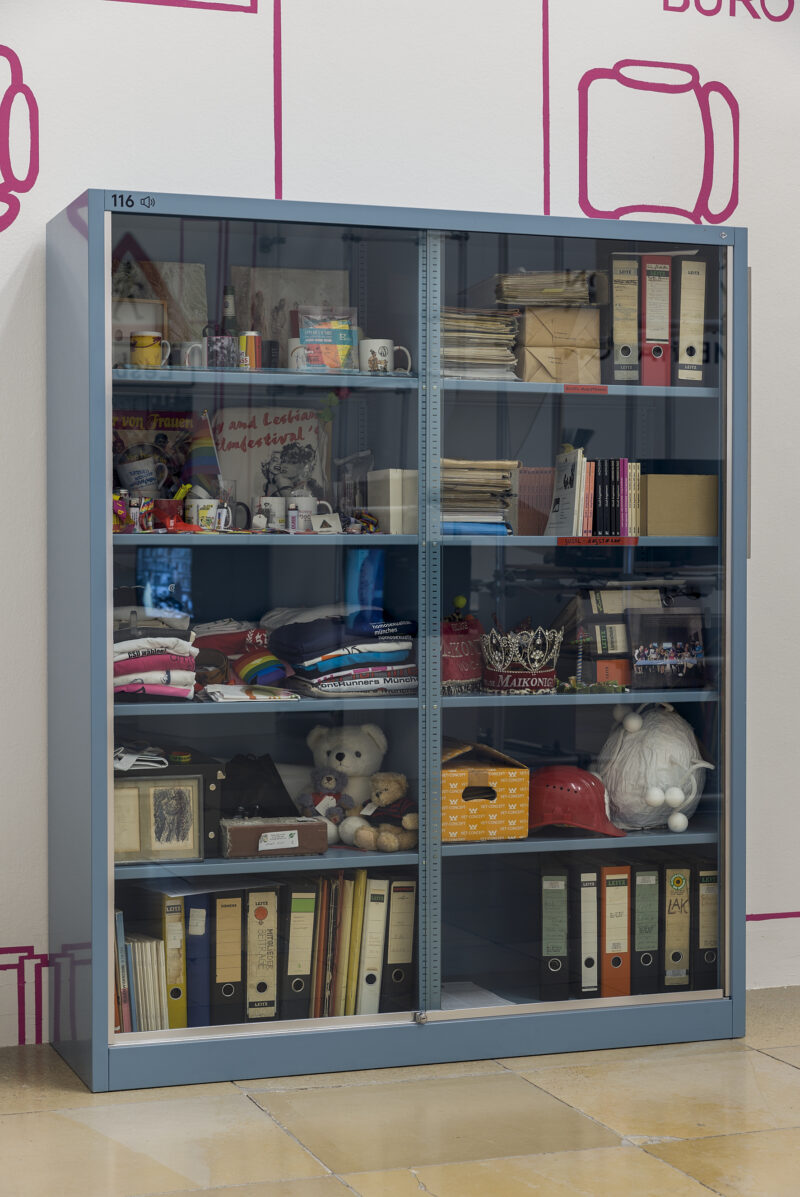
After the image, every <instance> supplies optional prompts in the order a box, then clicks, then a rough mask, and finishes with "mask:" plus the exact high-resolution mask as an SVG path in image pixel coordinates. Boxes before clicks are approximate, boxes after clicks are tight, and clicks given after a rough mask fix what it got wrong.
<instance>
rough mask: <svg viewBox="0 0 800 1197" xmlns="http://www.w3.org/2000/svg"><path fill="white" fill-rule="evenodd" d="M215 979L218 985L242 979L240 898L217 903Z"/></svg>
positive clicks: (221, 900) (221, 899)
mask: <svg viewBox="0 0 800 1197" xmlns="http://www.w3.org/2000/svg"><path fill="white" fill-rule="evenodd" d="M216 930H217V954H216V978H217V984H218V985H224V984H231V983H236V982H239V981H241V979H242V902H241V898H232V899H230V900H226V899H223V898H220V899H218V901H217V928H216Z"/></svg>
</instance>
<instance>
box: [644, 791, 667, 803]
mask: <svg viewBox="0 0 800 1197" xmlns="http://www.w3.org/2000/svg"><path fill="white" fill-rule="evenodd" d="M644 800H645V802H646V803H647V805H648V806H663V805H664V801H665V795H664V791H663V790H662V789H661V787H660V786H650V789H649V790H648V791H647V793H646V794H645V796H644Z"/></svg>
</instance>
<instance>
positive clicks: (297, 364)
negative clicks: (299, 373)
mask: <svg viewBox="0 0 800 1197" xmlns="http://www.w3.org/2000/svg"><path fill="white" fill-rule="evenodd" d="M287 352H288V354H289V360H288V362H287V365H288V367H289V369H290V370H306V369H307V368H308V354H307V352H306V347H305V345H303V344H302V342H301V340H300V338H299V337H290V338H289V344H288V349H287Z"/></svg>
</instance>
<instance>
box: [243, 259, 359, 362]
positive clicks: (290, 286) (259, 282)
mask: <svg viewBox="0 0 800 1197" xmlns="http://www.w3.org/2000/svg"><path fill="white" fill-rule="evenodd" d="M231 282H232V284H233V286H234V288H235V290H236V318H237V320H238V321H239V326H240V328H252V329H253V330H254V331H255V332H257V333H259V334H260V336H261V337H262V338H263V339H264V340H266V341H276V342H277V344H278V366H279V367H280V368H281V369H283V370H285V369H286V368H287V367H288V365H289V338H290V337H293V336H297V333H294V332H292V331H291V327H290V321H291V316H290V313H291V312H292V311H293V310H294V309H296V308H300V307H303V306H305V305H307V304H310V305H312V306H314V307H331V308H342V307H347V305H348V304H349V302H350V274H349V272H348V271H347V270H310V269H306V268H293V267H289V266H232V267H231Z"/></svg>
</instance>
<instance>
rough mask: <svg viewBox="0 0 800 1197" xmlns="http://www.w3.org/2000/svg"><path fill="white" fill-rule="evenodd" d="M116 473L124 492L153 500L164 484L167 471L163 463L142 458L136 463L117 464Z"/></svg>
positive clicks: (124, 462)
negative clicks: (127, 491) (124, 489)
mask: <svg viewBox="0 0 800 1197" xmlns="http://www.w3.org/2000/svg"><path fill="white" fill-rule="evenodd" d="M117 473H118V474H119V479H120V482H121V483H122V485H123V486H124V487H125V488H126V490H129V491H131V492H132V493H134V492H135V493H136V494H137V495H145V496H147V497H149V498H154V497H155V496H156V495H157V494H158V492H159V490H160V489H161V487H162V486H163V485H164V483H165V482H166V480H167V475H168V473H169V470H168V469H167V467H166V465H165V464H164V462H163V461H156V460H155V458H154V457H142V458H139V460H138V461H120V462H118V463H117Z"/></svg>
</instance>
